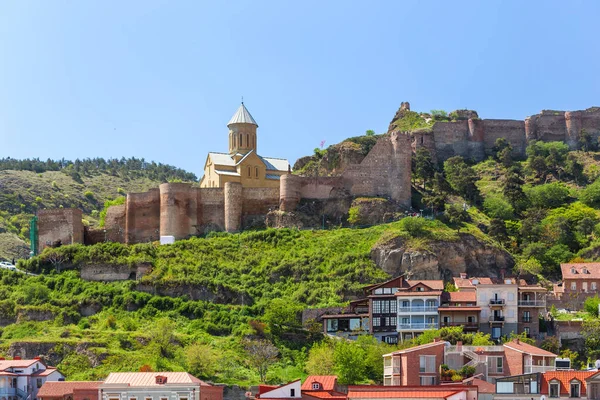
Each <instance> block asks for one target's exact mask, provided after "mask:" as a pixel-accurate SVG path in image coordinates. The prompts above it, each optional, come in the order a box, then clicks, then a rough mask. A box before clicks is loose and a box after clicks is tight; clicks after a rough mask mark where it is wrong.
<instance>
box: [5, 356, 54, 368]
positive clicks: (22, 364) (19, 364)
mask: <svg viewBox="0 0 600 400" xmlns="http://www.w3.org/2000/svg"><path fill="white" fill-rule="evenodd" d="M36 362H39V363H40V364H42V365H46V364H44V363H43V362H42V360H36V359H30V360H0V370H5V369H8V368H27V367H29V366H31V365H33V364H34V363H36Z"/></svg>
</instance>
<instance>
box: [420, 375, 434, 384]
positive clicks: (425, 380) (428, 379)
mask: <svg viewBox="0 0 600 400" xmlns="http://www.w3.org/2000/svg"><path fill="white" fill-rule="evenodd" d="M419 383H420V384H421V386H433V385H435V376H420V377H419Z"/></svg>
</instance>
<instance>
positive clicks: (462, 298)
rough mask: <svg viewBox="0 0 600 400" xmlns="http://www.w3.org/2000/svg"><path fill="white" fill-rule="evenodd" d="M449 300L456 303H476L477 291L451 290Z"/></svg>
mask: <svg viewBox="0 0 600 400" xmlns="http://www.w3.org/2000/svg"><path fill="white" fill-rule="evenodd" d="M448 296H449V301H450V302H452V303H454V302H457V303H466V302H471V303H476V302H477V293H476V292H450V293H448Z"/></svg>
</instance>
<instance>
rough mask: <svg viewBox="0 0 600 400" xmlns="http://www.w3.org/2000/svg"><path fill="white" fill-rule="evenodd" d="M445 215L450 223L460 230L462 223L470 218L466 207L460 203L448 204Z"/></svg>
mask: <svg viewBox="0 0 600 400" xmlns="http://www.w3.org/2000/svg"><path fill="white" fill-rule="evenodd" d="M444 216H445V217H446V219H447V220H448V222H449V223H451V224H452V225H455V226H456V230H457V231H458V232H460V228H461V227H462V224H463V223H464V222H465V221H467V220H468V218H469V214H468V213H467V212H466V211H465V209H464V208H463V207H461V206H459V205H458V204H447V205H446V211H444Z"/></svg>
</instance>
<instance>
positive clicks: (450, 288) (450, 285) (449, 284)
mask: <svg viewBox="0 0 600 400" xmlns="http://www.w3.org/2000/svg"><path fill="white" fill-rule="evenodd" d="M444 291H445V292H448V293H450V292H458V288H457V287H456V285H455V284H454V283H452V282H446V286H445V287H444Z"/></svg>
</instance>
